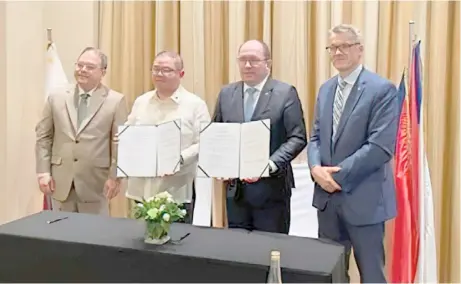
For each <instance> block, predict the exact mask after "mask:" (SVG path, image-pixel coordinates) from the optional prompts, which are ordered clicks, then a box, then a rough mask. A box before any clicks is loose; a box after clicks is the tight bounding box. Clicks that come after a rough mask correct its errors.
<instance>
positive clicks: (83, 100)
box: [77, 94, 90, 128]
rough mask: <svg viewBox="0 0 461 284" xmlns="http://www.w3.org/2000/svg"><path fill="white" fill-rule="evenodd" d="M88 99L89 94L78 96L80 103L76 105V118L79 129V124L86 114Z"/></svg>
mask: <svg viewBox="0 0 461 284" xmlns="http://www.w3.org/2000/svg"><path fill="white" fill-rule="evenodd" d="M89 97H90V95H89V94H81V95H80V103H79V104H78V117H77V123H78V124H77V126H78V127H79V128H80V124H82V121H83V120H84V119H85V118H86V115H87V113H88V98H89Z"/></svg>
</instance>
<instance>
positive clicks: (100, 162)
mask: <svg viewBox="0 0 461 284" xmlns="http://www.w3.org/2000/svg"><path fill="white" fill-rule="evenodd" d="M93 164H94V166H95V167H97V168H109V167H110V159H109V158H96V159H94V160H93Z"/></svg>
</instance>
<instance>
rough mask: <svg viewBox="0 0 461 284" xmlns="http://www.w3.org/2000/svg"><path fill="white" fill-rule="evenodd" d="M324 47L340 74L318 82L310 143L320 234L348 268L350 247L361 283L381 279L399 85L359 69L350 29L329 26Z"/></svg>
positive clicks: (356, 41) (392, 211)
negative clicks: (339, 249) (338, 248)
mask: <svg viewBox="0 0 461 284" xmlns="http://www.w3.org/2000/svg"><path fill="white" fill-rule="evenodd" d="M327 50H328V51H329V54H330V58H331V61H332V63H333V65H334V66H335V68H336V69H337V70H338V72H339V75H336V76H334V77H333V78H331V79H329V80H328V81H327V82H325V83H324V84H323V85H322V86H321V87H320V90H319V94H318V96H317V105H316V112H315V118H314V125H313V127H312V134H311V137H310V143H309V146H308V162H309V167H310V171H311V175H312V177H313V180H314V182H315V189H314V198H313V206H314V207H315V208H317V210H318V224H319V237H320V238H327V239H331V240H333V241H336V242H339V243H341V244H343V245H344V246H345V248H346V252H347V253H346V264H347V265H346V267H347V268H348V264H349V255H350V251H351V247H352V248H353V249H354V256H355V259H356V262H357V265H358V268H359V271H360V277H361V282H365V283H370V282H371V283H384V282H386V278H385V276H384V247H383V239H384V222H385V221H386V220H389V219H392V218H394V217H395V215H396V200H395V188H394V175H393V171H392V165H391V162H392V157H393V155H394V148H395V140H396V134H397V123H398V115H399V113H398V112H399V107H398V102H397V90H396V87H395V85H394V84H393V83H392V82H390V81H388V80H386V79H384V78H382V77H380V76H379V75H377V74H375V73H373V72H371V71H369V70H367V69H365V68H364V67H363V66H362V64H361V60H362V55H363V45H362V42H361V37H360V32H359V31H358V30H357V29H356V28H354V27H352V26H349V25H339V26H336V27H334V28H333V29H332V30H331V31H330V44H329V46H328V47H327ZM345 273H346V277H348V273H347V271H346V272H345Z"/></svg>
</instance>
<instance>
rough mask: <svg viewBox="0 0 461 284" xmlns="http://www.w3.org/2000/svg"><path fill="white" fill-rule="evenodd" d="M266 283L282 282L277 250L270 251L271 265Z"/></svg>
mask: <svg viewBox="0 0 461 284" xmlns="http://www.w3.org/2000/svg"><path fill="white" fill-rule="evenodd" d="M266 283H279V284H281V283H282V270H281V268H280V252H279V251H271V265H270V268H269V275H268V276H267V281H266Z"/></svg>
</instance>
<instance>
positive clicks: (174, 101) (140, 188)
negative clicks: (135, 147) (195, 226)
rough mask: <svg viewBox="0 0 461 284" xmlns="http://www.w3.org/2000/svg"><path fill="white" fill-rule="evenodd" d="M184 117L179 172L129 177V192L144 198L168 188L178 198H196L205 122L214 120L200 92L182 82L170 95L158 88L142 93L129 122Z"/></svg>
mask: <svg viewBox="0 0 461 284" xmlns="http://www.w3.org/2000/svg"><path fill="white" fill-rule="evenodd" d="M175 119H181V156H182V158H183V164H182V165H181V169H180V171H179V172H177V173H175V174H174V175H171V176H164V177H155V178H128V185H127V191H126V196H127V197H128V198H131V199H134V200H138V201H142V198H145V199H149V198H151V197H153V196H155V195H156V194H157V193H160V192H162V191H168V192H169V193H170V194H171V195H172V196H173V198H174V199H175V200H176V201H177V202H181V203H186V202H191V200H192V182H193V181H194V179H195V175H196V171H197V163H198V151H199V144H198V143H199V135H200V124H201V122H207V123H209V122H210V121H211V118H210V114H209V111H208V108H207V105H206V103H205V101H204V100H203V99H201V98H200V97H199V96H197V95H195V94H192V93H190V92H188V91H187V90H186V89H184V88H183V87H182V86H180V87H179V88H178V89H177V90H176V92H175V93H173V95H172V96H171V97H170V98H168V99H163V100H161V99H160V98H159V97H158V95H157V92H156V91H155V90H154V91H149V92H147V93H145V94H143V95H141V96H139V97H138V98H137V99H136V101H135V102H134V104H133V108H132V111H131V113H130V115H129V116H128V119H127V122H126V123H125V124H126V125H155V124H160V123H163V122H167V121H171V120H175Z"/></svg>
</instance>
